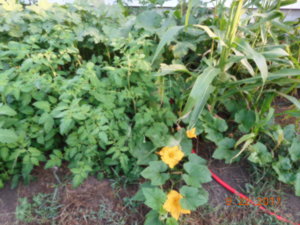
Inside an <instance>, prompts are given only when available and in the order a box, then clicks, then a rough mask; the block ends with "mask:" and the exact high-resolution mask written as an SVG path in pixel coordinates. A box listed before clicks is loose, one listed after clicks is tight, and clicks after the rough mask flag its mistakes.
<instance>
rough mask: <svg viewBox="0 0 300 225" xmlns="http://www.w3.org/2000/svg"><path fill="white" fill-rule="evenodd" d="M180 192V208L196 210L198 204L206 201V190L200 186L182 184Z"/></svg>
mask: <svg viewBox="0 0 300 225" xmlns="http://www.w3.org/2000/svg"><path fill="white" fill-rule="evenodd" d="M180 194H181V195H182V196H183V198H182V199H180V204H181V206H182V208H184V209H188V210H196V209H197V208H198V207H199V206H200V205H204V204H205V203H207V201H208V192H207V191H206V190H205V189H203V188H201V189H197V188H194V187H188V186H183V187H182V188H181V189H180Z"/></svg>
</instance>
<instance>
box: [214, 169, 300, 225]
mask: <svg viewBox="0 0 300 225" xmlns="http://www.w3.org/2000/svg"><path fill="white" fill-rule="evenodd" d="M210 173H211V175H212V177H213V178H214V179H215V181H217V182H218V183H219V184H220V185H221V186H223V187H224V188H226V189H227V190H228V191H230V192H231V193H233V194H235V195H237V196H239V197H240V198H243V199H245V200H246V201H247V202H249V203H251V204H252V205H254V206H258V205H256V204H255V203H254V202H253V201H252V200H251V199H250V198H248V197H247V196H246V195H243V194H242V193H240V192H238V191H237V190H235V189H234V188H233V187H231V186H230V185H229V184H227V183H226V182H224V181H223V180H222V179H221V178H220V177H218V176H217V175H216V174H214V173H213V172H212V171H211V170H210ZM258 207H259V208H260V209H261V210H262V211H264V212H265V213H267V214H269V215H271V216H275V217H276V219H277V220H280V221H282V222H285V223H290V224H293V225H300V224H298V223H294V222H292V221H290V220H288V219H285V218H283V217H281V216H279V215H277V214H275V213H273V212H271V211H270V210H268V209H266V208H265V207H263V206H258Z"/></svg>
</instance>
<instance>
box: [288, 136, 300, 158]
mask: <svg viewBox="0 0 300 225" xmlns="http://www.w3.org/2000/svg"><path fill="white" fill-rule="evenodd" d="M289 153H290V156H291V159H292V160H293V161H294V162H296V161H299V160H300V140H299V138H297V137H296V138H294V140H293V142H292V145H291V147H289Z"/></svg>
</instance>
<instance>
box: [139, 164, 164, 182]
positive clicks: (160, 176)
mask: <svg viewBox="0 0 300 225" xmlns="http://www.w3.org/2000/svg"><path fill="white" fill-rule="evenodd" d="M167 169H168V166H167V165H166V164H165V163H163V162H162V161H154V162H150V163H149V166H148V167H147V168H146V169H144V170H143V171H142V173H141V175H142V176H143V177H144V178H146V179H150V180H151V184H152V185H163V184H164V183H165V182H166V181H167V180H168V179H169V178H170V175H169V174H167V173H162V172H165V171H166V170H167Z"/></svg>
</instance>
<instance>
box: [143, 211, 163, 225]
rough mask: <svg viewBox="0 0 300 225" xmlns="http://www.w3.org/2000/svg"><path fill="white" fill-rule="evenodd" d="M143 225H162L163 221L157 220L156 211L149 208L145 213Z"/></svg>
mask: <svg viewBox="0 0 300 225" xmlns="http://www.w3.org/2000/svg"><path fill="white" fill-rule="evenodd" d="M144 225H164V223H163V222H162V221H161V220H159V214H158V212H156V211H154V210H151V211H150V212H148V213H147V214H146V220H145V222H144Z"/></svg>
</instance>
